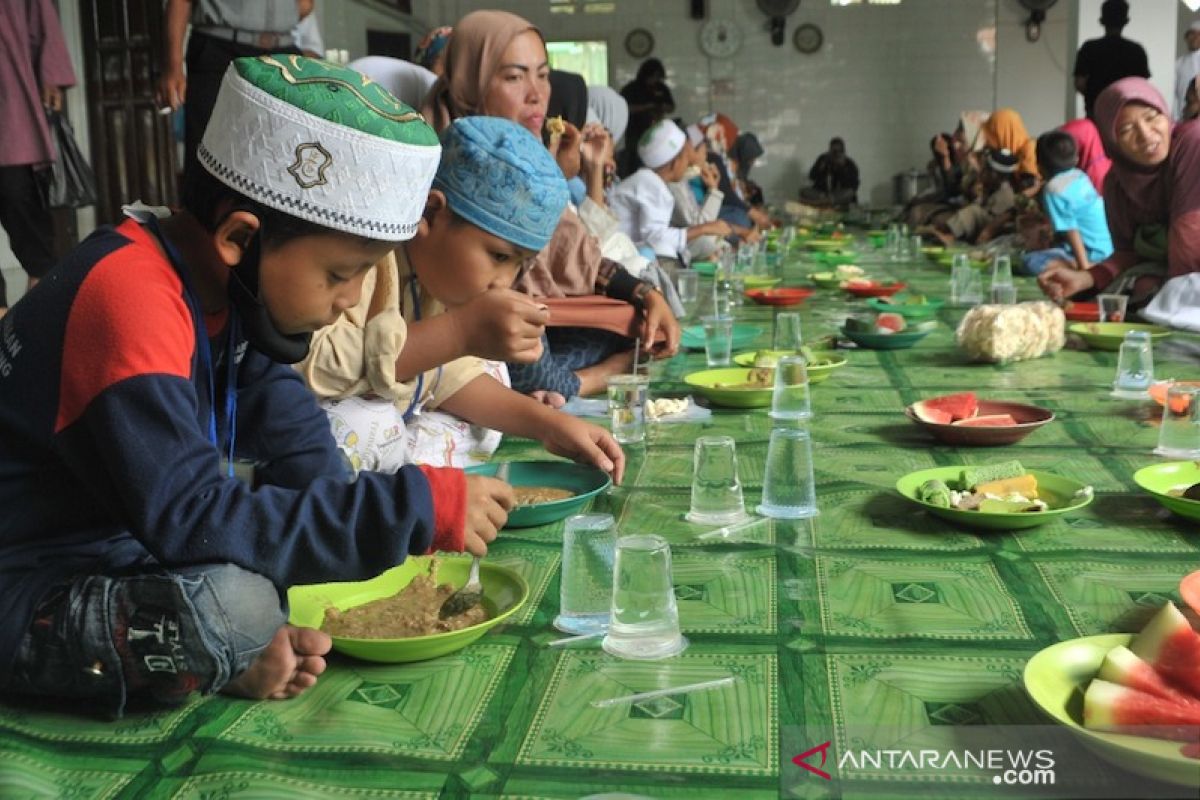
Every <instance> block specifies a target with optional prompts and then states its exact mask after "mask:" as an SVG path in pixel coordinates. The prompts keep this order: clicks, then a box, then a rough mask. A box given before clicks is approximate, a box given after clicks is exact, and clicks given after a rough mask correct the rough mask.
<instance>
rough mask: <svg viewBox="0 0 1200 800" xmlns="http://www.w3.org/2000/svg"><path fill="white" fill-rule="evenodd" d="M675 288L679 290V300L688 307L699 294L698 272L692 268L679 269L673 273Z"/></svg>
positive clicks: (693, 303)
mask: <svg viewBox="0 0 1200 800" xmlns="http://www.w3.org/2000/svg"><path fill="white" fill-rule="evenodd" d="M675 288H676V289H678V290H679V302H681V303H683V304H684V305H685V306H687V307H689V308H690V307H691V306H693V305H695V303H696V299H697V298H698V297H699V296H700V273H699V272H696V270H694V269H681V270H679V271H678V272H676V273H675Z"/></svg>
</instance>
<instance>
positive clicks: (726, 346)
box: [704, 316, 733, 367]
mask: <svg viewBox="0 0 1200 800" xmlns="http://www.w3.org/2000/svg"><path fill="white" fill-rule="evenodd" d="M732 356H733V317H728V316H717V317H705V318H704V358H705V361H706V363H707V364H708V366H710V367H723V366H728V364H729V362H730V360H731V358H732Z"/></svg>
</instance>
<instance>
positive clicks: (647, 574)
mask: <svg viewBox="0 0 1200 800" xmlns="http://www.w3.org/2000/svg"><path fill="white" fill-rule="evenodd" d="M687 645H688V641H687V639H685V638H683V636H682V634H680V632H679V605H678V603H677V602H676V600H675V586H674V583H673V581H672V579H671V548H670V546H669V545H668V544H667V541H666V540H665V539H663V538H662V537H660V536H655V535H653V534H645V535H638V536H625V537H622V538H621V539H619V540H618V541H617V555H616V563H615V564H614V565H613V580H612V609H611V613H610V621H609V625H608V632H607V633H606V634H605V636H604V640H603V641H602V642H601V643H600V646H601V647H603V648H604V651H605V652H606V653H609V654H610V655H614V656H618V657H620V658H632V659H645V660H656V659H660V658H668V657H670V656H673V655H676V654H678V653H680V652H682V651H683V650H684V649H685V648H686V647H687Z"/></svg>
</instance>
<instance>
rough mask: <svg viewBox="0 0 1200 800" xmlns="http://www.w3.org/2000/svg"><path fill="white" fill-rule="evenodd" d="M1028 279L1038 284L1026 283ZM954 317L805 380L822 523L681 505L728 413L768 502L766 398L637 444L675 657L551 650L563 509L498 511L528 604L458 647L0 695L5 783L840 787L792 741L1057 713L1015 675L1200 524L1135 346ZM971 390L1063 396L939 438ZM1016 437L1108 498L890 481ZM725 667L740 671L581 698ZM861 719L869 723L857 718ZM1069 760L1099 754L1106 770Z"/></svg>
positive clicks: (1083, 625)
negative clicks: (1034, 334)
mask: <svg viewBox="0 0 1200 800" xmlns="http://www.w3.org/2000/svg"><path fill="white" fill-rule="evenodd" d="M864 261H869V259H868V258H864ZM813 269H816V268H815V267H814V266H813V265H811V264H807V263H804V262H803V261H801V260H799V259H795V260H793V261H792V262H791V263H789V264H788V265H787V267H786V269H785V271H784V272H785V277H786V278H787V282H788V283H801V282H802V275H803V273H805V272H807V271H809V270H813ZM871 271H872V273H874V274H876V275H892V276H895V277H901V278H903V279H905V280H907V281H909V282H910V284H912V285H913V286H914V287H915V288H916V289H918V290H920V291H923V292H926V293H928V294H932V295H935V296H942V295H944V293H945V286H946V284H947V279H948V275H947V273H946V272H945V271H943V270H940V269H939V268H937V267H936V266H933V265H932V264H920V265H916V264H903V265H888V264H876V265H875V266H873V267H871ZM707 288H708V284H707V282H705V283H703V284H702V296H706V295H705V293H704V291H703V290H704V289H707ZM1020 291H1021V295H1022V297H1023V298H1026V299H1032V298H1033V297H1034V296H1035V295H1036V287H1034V286H1033V285H1032V283H1031V282H1021V286H1020ZM861 304H862V301H858V300H854V299H853V298H846V297H844V296H843V293H842V292H839V291H837V290H821V291H819V293H818V294H817V295H816V296H814V297H813V298H812V299H811V300H810V301H809V302H808V303H807V304H806V305H805V306H804V307H803V308H802V312H803V316H804V325H805V330H806V335H808V336H810V337H812V336H819V335H823V334H828V333H832V331H833V330H834V328H835V327H836V324H837V322H839V321H840V319H841V318H842V317H844V316H845V314H846V313H847V312H848V311H850V310H853V309H856V308H860V307H861ZM772 314H773V311H772V310H771V309H769V308H763V307H755V306H749V305H748V306H745V307H743V308H740V309H739V310H738V316H739V318H740V319H741V320H742V321H746V322H750V323H753V324H757V325H760V326H761V328H762V335H761V336H760V337H759V339H758V341H757V344H758V345H767V344H769V341H770V329H771V319H772ZM960 316H961V312H959V311H955V310H951V309H944V310H943V311H942V312H941V314H940V317H939V321H940V323H941V325H940V327H939V330H938V331H937V332H936V333H934V334H933V335H931V336H930V337H929V338H927V339H926V340H924V341H923V342H921V343H920V344H919V345H918V346H917V347H916V348H915V349H912V350H902V351H894V352H875V351H852V352H848V357H849V360H850V363H849V364H848V366H847V367H845V368H844V369H842V370H840V371H838V372H836V373H835V374H834V375H833V377H832V378H830V380H828V381H827V382H825V383H822V384H820V385H817V386H815V387H814V388H813V406H814V409H815V411H816V418H815V420H814V422H813V425H812V430H813V436H814V441H815V443H816V465H817V480H818V498H819V504H820V508H821V515H820V517H819V518H817V519H816V520H815V521H813V522H811V523H786V524H785V523H773V522H770V521H767V520H760V521H758V522H757V523H755V524H753V525H751V526H749V527H747V528H744V529H742V530H740V531H739V532H737V533H735V534H734V535H733V536H732V537H731V539H730V540H729V541H723V542H720V543H719V544H712V543H711V540H709V541H707V542H706V541H703V540H699V539H698V538H697V537H698V536H700V535H701V534H703V533H705V532H707V531H708V530H709V529H708V528H705V527H703V526H696V525H691V524H689V523H686V522H684V521H682V519H681V515H682V514H683V512H684V511H686V510H687V507H688V500H689V486H690V472H691V458H692V443H693V441H694V439H695V438H696V437H697V436H698V435H700V434H702V433H705V434H712V433H727V434H731V435H733V436H734V437H736V439H737V440H738V442H739V450H738V452H739V460H740V467H741V474H742V479H743V481H744V482H745V484H746V493H747V500H748V504H750V503H757V499H758V492H759V489H760V487H761V480H762V472H763V460H764V456H765V451H766V441H767V438H768V436H769V433H770V423H769V420H768V418H767V416H766V414H765V413H764V411H763V410H755V411H749V412H737V411H723V410H716V413H715V414H714V416H713V417H712V419H711V420H709V421H707V422H705V423H702V424H700V423H691V424H662V425H656V426H653V427H652V428H651V432H650V436H649V441H648V445H647V446H646V447H644V448H639V449H631V450H630V453H629V455H630V464H629V471H628V475H627V479H626V481H625V485H624V486H622V487H620V488H618V489H617V490H615V491H614V492H613V493H612V495H611V496H609V497H605V498H601V499H599V500H598V501H597V502H596V503H595V507H596V508H597V509H599V510H611V511H612V513H614V514H615V515H616V516H617V517H618V519H619V523H620V530H621V532H622V533H634V532H654V533H658V534H661V535H663V536H665V537H666V538H667V539H669V540H670V542H671V543H672V545H673V550H674V579H675V584H676V593H677V596H678V599H679V607H680V615H681V619H682V624H683V627H684V629H685V633H686V635H687V636H688V638H689V639H690V641H691V647H690V648H689V649H688V650H687V651H686V652H685V653H684V654H683V655H682V656H680V657H677V658H674V659H671V660H669V661H666V662H661V663H636V662H622V661H619V660H616V659H614V658H611V657H609V656H607V655H605V654H603V653H602V652H601V651H600V650H599V649H598V648H597V647H578V648H575V649H571V650H560V649H550V648H547V647H545V643H546V642H547V641H549V640H551V639H554V638H557V637H558V636H559V634H557V633H556V632H555V631H554V630H553V629H552V627H551V625H550V622H551V620H552V619H553V618H554V615H555V614H556V612H557V609H558V591H559V561H560V542H561V523H558V524H553V525H548V526H545V527H542V528H533V529H526V530H514V531H508V532H505V533H504V534H503V536H502V541H501V542H499V543H498V544H497V545H496V546H495V547H494V550H493V553H494V555H493V556H491V557H492V558H495V559H496V560H498V561H500V562H501V563H504V564H507V565H510V566H512V567H514V568H516V569H517V570H519V571H520V572H521V573H522V575H523V576H524V577H525V578H526V579H527V580H528V582H529V584H530V586H531V587H532V597H531V598H530V601H529V603H528V605H527V606H526V607H525V608H524V609H523V610H522V611H521V612H520V613H519V614H518V616H517V617H516V619H515V622H514V623H513V624H511V625H508V626H507V627H505V628H503V629H500V630H497V631H494V632H493V633H492V634H490V635H488V636H486V637H484V638H483V639H482V640H480V641H479V642H478V643H477V644H475V645H473V646H471V647H469V648H467V649H466V650H463V651H461V652H459V653H457V654H454V655H451V656H447V657H444V658H441V659H437V660H435V661H429V662H424V663H417V664H408V665H395V666H388V665H372V664H367V663H362V662H357V661H353V660H350V659H347V658H342V657H334V658H333V659H332V662H331V666H330V669H329V671H328V672H327V673H326V674H325V676H324V677H322V679H321V681H320V682H319V684H318V686H317V687H316V688H315V689H314V690H312V691H310V692H308V693H307V694H306V695H304V696H303V697H302V698H300V699H297V700H292V701H287V702H265V703H252V702H246V701H238V700H231V699H226V698H223V697H214V698H207V699H201V698H199V697H196V698H194V699H193V700H192V702H190V703H188V704H187V705H186V706H184V707H182V708H177V709H174V710H170V711H166V712H162V713H157V714H137V715H132V716H129V717H127V718H126V719H124V720H122V721H120V722H117V723H109V722H104V721H100V720H97V719H94V718H92V717H89V716H88V715H87V714H86V713H80V712H81V711H82V710H81V709H77V708H67V707H64V708H58V709H55V708H50V709H45V708H41V707H38V706H35V705H30V704H25V703H19V702H13V701H11V700H10V701H9V702H7V703H0V796H2V797H79V798H101V797H104V798H107V797H167V796H170V797H183V798H227V797H275V796H279V797H283V796H288V797H297V796H306V797H363V798H367V797H370V798H376V797H397V798H400V797H413V798H416V797H465V796H479V797H514V798H515V797H580V796H584V795H588V794H591V793H605V792H628V793H633V794H637V795H646V796H652V797H660V798H670V797H688V798H693V797H704V796H708V797H732V796H735V793H736V796H737V797H740V798H744V799H745V800H749V798H756V797H763V798H766V797H776V796H779V795H780V794H789V795H792V796H813V797H825V796H833V795H831V794H830V791H831V790H830V789H829V788H828V787H827V786H826V785H824V784H823V782H822V781H821V780H820V779H819V778H815V777H814V776H812V775H811V774H809V773H807V772H805V771H803V770H800V769H799V768H798V767H796V766H794V765H793V764H792V762H791V759H792V757H793V756H795V755H797V753H799V752H801V751H802V750H803V749H805V748H807V747H808V746H811V745H813V744H816V743H817V742H816V741H812V740H811V738H806V737H811V736H813V735H816V736H827V737H828V738H829V739H830V740H831V741H832V751H833V753H834V754H836V753H837V752H838V751H839V750H841V749H844V748H846V747H851V746H854V747H887V746H895V744H896V741H897V737H898V736H900V733H898V732H902V733H903V737H905V738H906V739H907V741H909V742H910V743H911V742H913V741H923V742H926V743H929V742H943V743H944V741H945V739H944V737H943V734H945V733H947V732H949V733H952V732H953V731H954V730H955V729H956V728H955V726H965V725H975V724H981V723H987V724H1037V723H1041V722H1042V721H1043V720H1042V719H1041V717H1040V716H1039V715H1038V713H1037V711H1036V709H1035V708H1034V707H1033V706H1032V705H1031V703H1030V701H1029V700H1028V699H1027V698H1026V697H1025V695H1024V692H1023V690H1022V688H1021V670H1022V668H1023V666H1024V664H1025V662H1026V660H1027V659H1028V658H1029V657H1030V656H1031V655H1032V654H1034V653H1036V652H1037V651H1038V650H1040V649H1041V648H1043V647H1045V646H1047V645H1049V644H1052V643H1054V642H1057V641H1060V640H1064V639H1070V638H1074V637H1078V636H1084V635H1090V634H1095V633H1102V632H1107V631H1127V630H1133V629H1136V628H1137V627H1138V626H1139V625H1140V623H1141V622H1142V621H1144V620H1145V619H1146V616H1147V614H1148V613H1150V612H1152V611H1153V610H1154V609H1156V608H1157V607H1159V606H1160V605H1161V604H1162V602H1163V601H1164V599H1167V598H1171V599H1174V600H1176V601H1178V599H1179V598H1178V596H1177V593H1178V589H1177V585H1178V582H1179V579H1180V577H1181V576H1183V575H1184V574H1186V573H1187V572H1189V571H1191V570H1195V569H1197V568H1200V531H1197V525H1196V523H1194V522H1188V521H1187V520H1183V519H1180V518H1178V517H1170V516H1167V515H1166V514H1165V513H1163V512H1162V511H1161V509H1160V508H1159V506H1158V505H1157V504H1156V503H1155V502H1154V501H1153V500H1152V499H1151V498H1149V497H1147V496H1146V495H1144V494H1142V493H1141V492H1139V490H1138V489H1137V487H1136V486H1135V484H1134V483H1133V480H1132V477H1131V476H1132V474H1133V472H1134V471H1135V470H1136V469H1137V468H1139V467H1141V466H1144V465H1146V464H1150V463H1153V462H1154V457H1153V456H1152V455H1151V454H1150V450H1151V448H1152V447H1153V446H1154V444H1155V442H1156V436H1157V433H1156V430H1157V429H1156V427H1155V424H1156V412H1157V406H1154V405H1153V404H1151V403H1131V402H1129V401H1122V400H1115V399H1112V398H1110V397H1109V396H1108V386H1109V384H1110V382H1111V380H1112V374H1113V371H1114V367H1115V363H1116V358H1115V356H1116V354H1115V353H1104V352H1095V351H1087V350H1080V351H1074V350H1068V351H1064V352H1062V353H1060V354H1058V355H1057V356H1054V357H1051V358H1045V359H1041V360H1037V361H1032V362H1026V363H1021V364H1014V365H1010V366H1004V367H1001V366H992V365H979V364H968V363H967V362H966V361H965V359H964V357H963V356H962V355H961V353H960V352H959V351H958V350H957V349H956V347H955V346H954V341H953V329H954V326H955V325H956V324H957V321H958V319H959V318H960ZM1198 353H1200V339H1197V337H1189V336H1183V335H1176V336H1174V337H1172V338H1171V339H1169V340H1167V341H1166V342H1164V343H1162V344H1159V345H1158V346H1157V348H1156V353H1155V356H1156V359H1157V364H1158V372H1159V375H1160V376H1169V375H1174V376H1175V377H1178V378H1185V377H1191V378H1197V377H1200V356H1198V355H1197V354H1198ZM701 368H703V353H689V354H686V355H681V356H679V357H677V358H675V359H672V360H671V361H668V362H661V363H657V364H655V365H654V366H653V376H654V382H653V384H652V393H653V394H655V395H661V394H672V393H679V392H682V391H684V390H685V389H686V387H685V386H684V385H683V384H682V382H681V381H682V378H683V376H684V375H686V374H687V373H689V372H690V371H693V370H696V369H701ZM966 389H976V390H979V391H981V392H984V393H986V395H987V396H988V397H991V398H997V399H1012V400H1020V401H1025V402H1031V403H1036V404H1038V405H1042V406H1046V407H1049V408H1051V409H1053V410H1054V411H1055V413H1056V414H1057V415H1058V419H1057V421H1056V422H1054V423H1052V424H1051V425H1049V426H1047V427H1045V428H1043V429H1042V430H1040V431H1038V432H1037V433H1035V434H1034V435H1032V436H1031V437H1029V438H1028V439H1027V440H1026V441H1025V442H1023V443H1021V444H1020V445H1017V446H1014V447H1010V448H1006V449H1002V450H973V449H962V448H952V447H946V446H941V445H936V444H935V443H933V442H932V441H931V440H929V439H928V438H926V436H925V435H924V434H923V433H922V432H921V431H920V430H918V429H917V428H916V426H914V425H912V424H911V423H909V422H908V421H907V420H906V419H905V418H904V417H903V415H902V409H903V408H904V406H905V405H906V404H908V403H910V402H913V401H915V400H918V399H920V398H922V397H928V396H931V395H936V394H942V393H946V392H951V391H957V390H966ZM501 456H502V457H504V458H527V457H535V458H544V457H546V456H545V455H544V454H543V453H542V452H541V450H540V447H539V446H537V445H536V444H534V443H531V442H523V441H510V442H506V443H505V445H504V446H503V449H502V450H501ZM1010 457H1013V458H1019V459H1020V460H1021V461H1022V463H1024V464H1025V465H1026V466H1028V467H1031V468H1037V469H1042V470H1047V471H1052V472H1056V473H1059V474H1062V475H1065V476H1069V477H1072V478H1076V479H1079V480H1081V481H1085V482H1087V483H1090V484H1091V485H1092V486H1094V487H1095V489H1096V501H1095V503H1093V504H1092V505H1091V506H1090V507H1088V508H1086V509H1084V510H1083V511H1081V512H1079V513H1075V514H1072V515H1069V516H1068V517H1066V518H1065V519H1063V520H1061V521H1058V522H1055V523H1053V524H1050V525H1046V526H1044V527H1041V528H1037V529H1034V530H1029V531H1025V532H1019V533H1012V534H1007V533H987V532H979V531H972V530H968V529H963V528H957V527H954V526H952V525H951V524H949V523H947V522H944V521H941V520H939V519H937V518H934V517H930V516H927V515H926V514H924V513H921V512H919V511H916V510H914V508H913V507H912V506H910V505H909V504H907V503H906V502H905V501H904V500H903V499H902V498H900V496H899V495H897V493H896V492H895V490H894V488H893V486H894V483H895V481H896V479H897V478H898V477H900V476H901V475H903V474H905V473H907V472H910V471H912V470H917V469H922V468H925V467H934V466H941V465H953V464H962V463H968V462H971V461H975V462H979V461H981V460H985V461H986V460H998V459H1001V458H1010ZM726 675H735V676H737V677H738V678H739V680H738V681H737V682H736V683H734V684H733V685H732V686H729V687H726V688H723V689H720V690H716V691H709V692H703V693H696V694H689V695H675V696H670V697H664V698H658V699H656V700H652V701H647V702H643V703H639V704H636V705H633V706H616V707H610V708H603V709H595V708H592V707H591V706H590V705H589V703H590V701H591V700H593V699H597V698H603V697H612V696H617V695H624V694H629V693H633V692H638V691H644V690H647V689H653V688H659V687H664V686H677V685H682V684H689V683H695V682H699V681H704V680H709V679H713V678H719V677H723V676H726ZM864 725H866V728H863V727H862V726H864ZM854 726H858V727H857V728H855V729H856V730H860V731H861V730H874V731H875V734H874V737H875V738H874V739H872V738H871V736H867V738H866V739H863V738H862V737H861V736H859V737H858V738H856V740H855V741H846V740H845V738H846V732H847V731H848V730H849V729H850V728H851V727H854ZM939 737H941V738H939ZM1082 758H1085V759H1086V758H1088V757H1087V756H1082ZM1078 763H1079V765H1080V766H1081V767H1082V768H1085V769H1088V770H1094V771H1095V773H1096V774H1097V775H1098V776H1103V775H1104V774H1105V771H1106V770H1110V769H1111V768H1110V767H1108V766H1107V765H1105V764H1104V763H1103V762H1098V761H1095V760H1094V759H1093V760H1089V761H1084V762H1078ZM838 777H839V778H840V779H842V782H841V783H840V784H839V786H840V787H841V788H840V789H839V790H838V791H840V792H842V793H843V796H846V797H851V796H889V797H909V796H917V795H920V796H926V795H930V794H936V793H938V792H939V791H940V792H941V793H942V796H980V797H985V796H994V795H992V794H989V793H990V792H993V791H994V787H992V786H991V781H990V777H989V776H987V775H985V776H981V775H980V774H977V773H971V772H970V771H969V770H968V771H964V772H962V773H945V772H939V773H937V774H934V773H921V772H920V771H919V770H918V771H915V772H910V774H909V775H907V777H906V778H905V780H906V781H908V782H907V783H906V782H903V781H901V782H897V781H894V780H893V781H890V782H889V781H883V782H881V781H880V780H879V775H878V773H868V772H865V771H863V772H859V773H855V772H854V770H848V771H845V772H844V773H843V774H839V776H838ZM912 781H917V782H918V783H917V784H914V783H912ZM920 781H926V782H927V783H924V784H920V783H919V782H920ZM918 785H920V786H922V787H923V788H917V787H918ZM947 787H949V788H947ZM1018 796H1019V795H1018Z"/></svg>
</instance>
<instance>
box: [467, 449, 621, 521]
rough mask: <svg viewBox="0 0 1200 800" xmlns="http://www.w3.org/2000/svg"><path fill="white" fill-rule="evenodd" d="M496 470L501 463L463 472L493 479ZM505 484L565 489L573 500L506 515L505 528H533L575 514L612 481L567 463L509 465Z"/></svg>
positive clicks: (519, 509)
mask: <svg viewBox="0 0 1200 800" xmlns="http://www.w3.org/2000/svg"><path fill="white" fill-rule="evenodd" d="M499 468H500V462H492V463H490V464H480V465H479V466H476V467H468V468H467V470H466V471H467V472H469V473H473V474H476V475H495V474H496V470H498V469H499ZM508 482H509V483H511V484H512V485H513V486H553V487H555V488H558V489H568V490H570V491H572V492H574V493H575V496H574V497H567V498H564V499H562V500H554V501H552V502H549V503H535V504H534V505H531V506H517V507H516V508H514V509H513V510H512V511H510V512H509V514H508V522H506V523H505V524H504V527H505V528H532V527H533V526H534V525H545V524H546V523H547V522H557V521H558V520H560V519H564V518H566V517H569V516H571V515H572V514H577V513H579V510H580V509H581V508H583V506H584V505H585V504H586V503H587V502H588V501H589V500H591V499H592V498H593V497H595V496H596V495H598V494H600V492H603V491H604V490H605V489H607V488H608V487H609V486H611V485H612V479H611V478H610V477H609V476H608V475H606V474H605V473H603V472H601V471H600V470H599V469H597V468H596V467H592V466H588V465H587V464H573V463H571V462H570V461H510V462H509V465H508Z"/></svg>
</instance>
